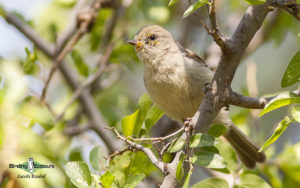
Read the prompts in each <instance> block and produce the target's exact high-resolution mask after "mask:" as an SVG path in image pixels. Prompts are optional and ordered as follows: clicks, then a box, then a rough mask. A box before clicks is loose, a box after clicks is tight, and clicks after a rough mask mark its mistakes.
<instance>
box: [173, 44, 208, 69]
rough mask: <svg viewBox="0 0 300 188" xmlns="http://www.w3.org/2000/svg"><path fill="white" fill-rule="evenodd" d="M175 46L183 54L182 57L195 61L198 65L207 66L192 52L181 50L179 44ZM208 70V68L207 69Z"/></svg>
mask: <svg viewBox="0 0 300 188" xmlns="http://www.w3.org/2000/svg"><path fill="white" fill-rule="evenodd" d="M177 46H178V47H179V49H180V51H181V52H182V53H183V55H184V56H185V57H188V58H191V59H193V60H195V61H197V62H198V63H200V64H201V65H203V66H205V67H208V66H207V64H206V63H205V61H204V60H203V59H202V58H201V57H199V56H198V55H197V54H195V53H194V52H193V51H192V50H189V49H186V48H183V47H182V46H181V45H180V44H179V43H177ZM208 68H210V67H208Z"/></svg>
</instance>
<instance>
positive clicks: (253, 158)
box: [223, 125, 266, 168]
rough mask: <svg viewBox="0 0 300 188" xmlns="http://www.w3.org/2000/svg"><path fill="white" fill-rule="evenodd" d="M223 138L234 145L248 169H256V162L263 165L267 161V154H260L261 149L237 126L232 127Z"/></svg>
mask: <svg viewBox="0 0 300 188" xmlns="http://www.w3.org/2000/svg"><path fill="white" fill-rule="evenodd" d="M223 136H224V137H225V138H226V140H228V142H229V143H230V144H231V145H232V147H233V148H234V150H235V151H236V153H237V155H238V157H239V158H240V160H241V161H242V163H243V164H244V165H245V166H246V167H248V168H255V166H256V162H259V163H262V162H264V161H265V160H266V155H265V153H264V152H259V148H258V147H256V146H255V144H254V143H253V142H252V141H251V140H250V139H249V138H248V136H247V135H245V134H244V133H243V132H242V131H240V130H239V129H238V128H237V127H236V126H234V125H230V126H229V129H228V130H227V131H226V133H225V134H224V135H223Z"/></svg>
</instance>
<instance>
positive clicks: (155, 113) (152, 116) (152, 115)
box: [145, 105, 164, 130]
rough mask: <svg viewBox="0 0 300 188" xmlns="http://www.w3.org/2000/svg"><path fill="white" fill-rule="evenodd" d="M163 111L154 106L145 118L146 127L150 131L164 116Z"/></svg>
mask: <svg viewBox="0 0 300 188" xmlns="http://www.w3.org/2000/svg"><path fill="white" fill-rule="evenodd" d="M163 114H164V113H163V111H161V109H159V108H158V107H157V106H156V105H152V106H151V108H150V109H149V110H148V112H147V115H146V118H145V126H146V128H147V129H148V130H149V129H150V128H151V127H152V126H153V125H154V124H155V123H156V122H157V121H158V120H159V119H160V118H161V117H162V116H163Z"/></svg>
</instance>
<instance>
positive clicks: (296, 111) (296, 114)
mask: <svg viewBox="0 0 300 188" xmlns="http://www.w3.org/2000/svg"><path fill="white" fill-rule="evenodd" d="M292 115H293V118H294V119H295V120H296V121H298V122H299V123H300V105H295V106H294V107H293V110H292Z"/></svg>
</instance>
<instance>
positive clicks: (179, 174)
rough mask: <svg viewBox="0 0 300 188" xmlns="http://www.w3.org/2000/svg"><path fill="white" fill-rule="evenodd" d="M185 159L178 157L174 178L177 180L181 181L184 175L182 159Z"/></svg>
mask: <svg viewBox="0 0 300 188" xmlns="http://www.w3.org/2000/svg"><path fill="white" fill-rule="evenodd" d="M184 160H185V157H184V156H182V159H180V161H179V163H178V165H177V169H176V178H177V180H178V182H181V180H182V178H183V176H184V169H183V166H182V164H183V161H184Z"/></svg>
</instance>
